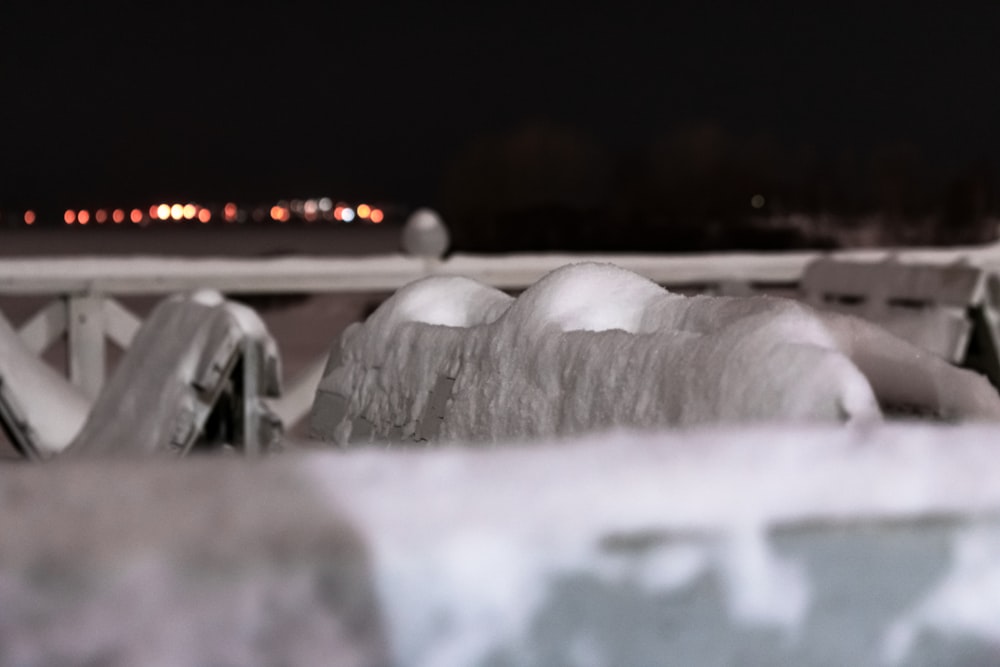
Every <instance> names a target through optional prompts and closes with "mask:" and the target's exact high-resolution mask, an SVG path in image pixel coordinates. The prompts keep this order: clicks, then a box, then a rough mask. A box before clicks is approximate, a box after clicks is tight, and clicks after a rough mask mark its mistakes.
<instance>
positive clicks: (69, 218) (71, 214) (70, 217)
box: [63, 208, 76, 225]
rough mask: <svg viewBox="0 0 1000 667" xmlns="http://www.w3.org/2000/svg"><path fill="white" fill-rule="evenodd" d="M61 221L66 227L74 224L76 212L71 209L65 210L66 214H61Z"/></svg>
mask: <svg viewBox="0 0 1000 667" xmlns="http://www.w3.org/2000/svg"><path fill="white" fill-rule="evenodd" d="M63 221H64V222H65V223H66V224H67V225H72V224H73V223H74V222H76V212H75V211H74V210H73V209H71V208H68V209H66V212H65V213H63Z"/></svg>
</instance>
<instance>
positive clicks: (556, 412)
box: [312, 264, 1000, 445]
mask: <svg viewBox="0 0 1000 667" xmlns="http://www.w3.org/2000/svg"><path fill="white" fill-rule="evenodd" d="M886 405H887V406H894V407H895V406H905V407H907V408H910V407H913V408H917V409H919V410H922V411H929V412H932V413H935V414H939V415H941V416H944V417H948V418H965V419H981V418H989V419H996V418H1000V399H998V397H997V394H996V392H995V391H994V390H993V389H992V387H990V386H989V384H988V383H987V382H986V380H985V379H983V378H981V377H979V376H977V375H975V374H973V373H971V372H968V371H964V370H961V369H956V368H954V367H952V366H951V365H950V364H948V363H947V362H945V361H944V360H942V359H939V358H937V357H935V356H934V355H930V354H927V353H926V352H924V351H922V350H921V349H920V348H917V347H916V346H914V345H912V344H910V343H907V342H906V341H904V340H902V339H900V338H897V337H895V336H893V335H891V334H889V333H888V332H886V331H885V330H883V329H882V328H880V327H878V326H875V325H873V324H871V323H868V322H865V321H863V320H861V319H857V318H852V317H846V316H842V315H837V314H832V313H822V312H818V311H815V310H813V309H811V308H809V307H808V306H805V305H803V304H801V303H798V302H795V301H791V300H786V299H774V298H767V297H749V298H727V297H709V296H694V297H685V296H681V295H677V294H672V293H669V292H667V291H666V290H664V289H663V288H661V287H659V286H658V285H656V284H654V283H652V282H651V281H649V280H647V279H645V278H642V277H641V276H638V275H637V274H634V273H631V272H629V271H625V270H623V269H621V268H618V267H616V266H613V265H599V264H576V265H569V266H565V267H563V268H560V269H557V270H556V271H553V272H552V273H550V274H548V275H547V276H545V277H543V278H542V279H541V280H539V281H538V282H537V283H536V284H535V285H533V286H531V287H530V288H528V290H526V291H525V292H524V293H523V294H521V295H520V296H519V297H518V298H517V299H513V298H511V297H510V296H508V295H506V294H503V293H502V292H500V291H498V290H495V289H493V288H490V287H487V286H484V285H481V284H479V283H476V282H474V281H471V280H468V279H464V278H461V277H455V276H443V277H434V278H428V279H424V280H421V281H417V282H415V283H412V284H411V285H409V286H407V287H404V288H403V289H401V290H399V291H398V292H397V293H396V294H395V295H393V297H391V298H390V299H389V300H388V301H386V302H385V303H384V304H383V305H382V306H381V307H380V308H379V309H378V310H377V311H376V312H375V313H373V314H372V316H371V317H369V318H368V320H367V321H365V322H364V323H361V324H355V325H352V327H349V328H348V329H347V330H346V331H345V332H344V333H343V335H342V336H341V338H340V339H339V340H338V341H337V342H336V343H335V345H334V349H333V350H332V352H331V356H330V363H329V364H328V367H327V372H326V374H325V377H324V379H323V380H322V381H321V383H320V386H319V389H318V392H317V397H316V401H315V404H314V408H313V414H312V434H313V437H315V438H318V439H321V440H328V441H333V442H335V443H337V444H340V445H345V444H347V443H353V442H370V441H380V442H398V441H418V442H419V441H422V440H427V441H435V440H446V441H449V440H452V441H463V442H476V441H479V442H491V441H497V440H510V439H524V438H528V439H530V438H538V437H550V436H559V435H571V434H574V433H580V432H585V431H590V430H594V429H607V428H612V427H633V428H659V427H665V426H687V425H696V424H709V423H720V422H741V423H743V422H766V421H800V422H801V421H826V422H838V423H843V422H858V421H868V420H876V419H879V418H880V417H881V414H882V406H886Z"/></svg>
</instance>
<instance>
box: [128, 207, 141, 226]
mask: <svg viewBox="0 0 1000 667" xmlns="http://www.w3.org/2000/svg"><path fill="white" fill-rule="evenodd" d="M129 220H131V221H132V224H135V225H138V224H139V223H140V222H142V211H140V210H139V209H137V208H134V209H132V213H130V214H129Z"/></svg>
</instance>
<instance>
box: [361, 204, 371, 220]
mask: <svg viewBox="0 0 1000 667" xmlns="http://www.w3.org/2000/svg"><path fill="white" fill-rule="evenodd" d="M371 214H372V207H371V206H369V205H368V204H358V217H359V218H361V219H362V220H367V219H368V216H369V215H371Z"/></svg>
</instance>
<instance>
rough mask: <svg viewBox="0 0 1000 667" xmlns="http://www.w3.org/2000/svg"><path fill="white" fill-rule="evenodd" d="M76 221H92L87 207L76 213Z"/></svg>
mask: <svg viewBox="0 0 1000 667" xmlns="http://www.w3.org/2000/svg"><path fill="white" fill-rule="evenodd" d="M76 221H77V222H79V223H80V224H81V225H85V224H87V223H88V222H90V213H89V212H88V211H87V209H82V210H81V211H80V212H79V213H77V214H76Z"/></svg>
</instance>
